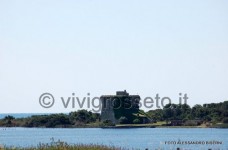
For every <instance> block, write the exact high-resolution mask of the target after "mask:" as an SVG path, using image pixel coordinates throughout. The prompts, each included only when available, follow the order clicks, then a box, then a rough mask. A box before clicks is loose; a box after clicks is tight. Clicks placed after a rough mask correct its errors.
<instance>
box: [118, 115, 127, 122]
mask: <svg viewBox="0 0 228 150" xmlns="http://www.w3.org/2000/svg"><path fill="white" fill-rule="evenodd" d="M119 122H120V124H125V123H128V119H127V117H124V116H122V117H120V119H119Z"/></svg>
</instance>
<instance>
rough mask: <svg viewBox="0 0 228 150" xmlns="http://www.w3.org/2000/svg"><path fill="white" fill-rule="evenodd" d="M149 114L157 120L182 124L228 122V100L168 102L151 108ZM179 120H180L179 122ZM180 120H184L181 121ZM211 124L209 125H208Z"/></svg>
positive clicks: (194, 124)
mask: <svg viewBox="0 0 228 150" xmlns="http://www.w3.org/2000/svg"><path fill="white" fill-rule="evenodd" d="M147 114H148V115H149V116H151V118H152V119H153V120H154V122H156V121H166V124H170V125H172V122H173V124H174V120H175V121H176V122H175V123H176V124H182V125H185V126H198V125H201V124H203V123H204V124H207V126H209V125H210V124H212V125H215V124H217V123H228V101H224V102H222V103H211V104H204V105H203V106H201V105H195V106H194V107H192V108H191V107H190V106H189V105H187V104H183V105H177V104H168V105H166V106H165V107H164V108H163V109H157V110H150V111H149V112H147ZM177 121H179V122H177ZM180 121H182V122H181V123H180ZM208 124H209V125H208Z"/></svg>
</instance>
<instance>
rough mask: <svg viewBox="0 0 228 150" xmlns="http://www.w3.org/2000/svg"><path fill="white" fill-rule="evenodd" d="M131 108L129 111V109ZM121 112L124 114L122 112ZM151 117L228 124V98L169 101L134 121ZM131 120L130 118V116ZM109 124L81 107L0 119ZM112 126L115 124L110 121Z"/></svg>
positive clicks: (6, 122)
mask: <svg viewBox="0 0 228 150" xmlns="http://www.w3.org/2000/svg"><path fill="white" fill-rule="evenodd" d="M126 111H128V110H126ZM120 115H121V114H120ZM142 116H143V117H147V118H148V119H149V120H152V122H150V123H154V122H159V121H163V122H164V121H165V122H166V125H170V124H171V123H172V121H176V122H174V123H175V124H173V125H191V126H194V125H200V124H202V123H211V124H216V123H224V124H226V123H228V101H225V102H221V103H211V104H204V105H195V106H193V107H190V106H189V105H187V104H183V105H178V104H167V105H166V106H165V107H164V108H163V109H156V110H150V111H148V112H146V113H145V112H143V111H142V110H139V113H138V115H136V116H135V119H134V121H133V123H134V124H141V123H145V122H142V121H141V120H140V119H141V118H140V117H142ZM127 119H128V118H124V117H120V119H119V120H120V121H119V123H120V124H121V123H122V124H126V123H128V122H126V121H125V120H127ZM128 120H129V119H128ZM106 124H108V125H109V122H108V120H106V121H104V122H101V121H100V114H99V113H92V112H90V111H87V110H78V111H76V112H71V113H69V114H50V115H34V116H31V117H27V118H14V117H13V116H6V117H5V118H3V119H0V126H4V127H47V128H54V127H69V128H70V127H101V126H104V125H106ZM110 125H111V124H110Z"/></svg>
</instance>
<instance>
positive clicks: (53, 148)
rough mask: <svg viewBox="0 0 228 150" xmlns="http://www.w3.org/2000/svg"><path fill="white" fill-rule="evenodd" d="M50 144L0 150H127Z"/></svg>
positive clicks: (60, 142)
mask: <svg viewBox="0 0 228 150" xmlns="http://www.w3.org/2000/svg"><path fill="white" fill-rule="evenodd" d="M51 140H52V142H51V143H47V144H39V145H38V146H37V147H27V148H22V147H16V148H15V147H5V148H4V147H2V148H1V147H0V150H127V149H125V148H121V147H114V146H106V145H96V144H89V145H85V144H74V145H70V144H67V143H66V142H62V141H57V142H56V141H54V139H53V138H52V139H51Z"/></svg>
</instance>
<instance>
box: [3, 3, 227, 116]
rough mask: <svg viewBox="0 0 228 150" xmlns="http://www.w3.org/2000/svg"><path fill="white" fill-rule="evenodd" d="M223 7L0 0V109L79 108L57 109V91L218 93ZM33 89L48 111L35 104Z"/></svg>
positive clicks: (221, 92)
mask: <svg viewBox="0 0 228 150" xmlns="http://www.w3.org/2000/svg"><path fill="white" fill-rule="evenodd" d="M227 8H228V1H227V0H216V1H215V0H201V1H198V0H191V1H183V0H173V1H170V0H162V1H155V0H144V1H139V0H125V1H123V0H115V1H114V0H113V1H107V0H67V1H63V0H48V1H47V0H33V1H31V0H20V1H13V0H1V1H0V113H50V112H58V113H60V112H70V111H75V110H78V109H79V107H78V106H75V107H71V105H70V104H71V103H69V105H68V106H69V107H67V108H64V106H63V101H62V99H61V97H62V98H63V99H64V102H65V100H67V99H68V97H70V98H71V99H70V100H72V99H73V97H79V98H80V99H81V98H83V97H87V98H88V97H91V98H93V97H97V96H98V97H99V96H101V95H104V94H105V95H109V94H115V92H116V91H119V90H127V91H128V92H129V93H130V94H139V95H140V96H141V98H142V99H143V98H145V97H152V98H154V97H155V96H156V94H159V96H160V97H161V98H162V97H169V98H170V99H171V100H172V102H173V103H177V102H178V99H179V93H182V95H183V94H185V93H186V94H187V95H188V97H189V99H188V102H187V103H188V104H189V105H190V106H193V105H195V104H204V103H211V102H223V101H225V100H228V92H227V90H228V89H227V88H228V78H227V77H228V9H227ZM43 93H51V94H52V95H53V97H54V99H55V103H54V105H53V106H52V107H51V108H43V107H42V106H41V105H40V103H39V98H40V95H41V94H43ZM73 93H74V94H73ZM88 93H89V94H88ZM87 100H88V99H87ZM46 102H47V101H46ZM70 102H71V101H70ZM83 108H85V109H88V110H90V109H91V108H88V106H85V107H83ZM142 109H144V110H147V109H146V108H142ZM151 109H156V108H155V107H153V108H151Z"/></svg>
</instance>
